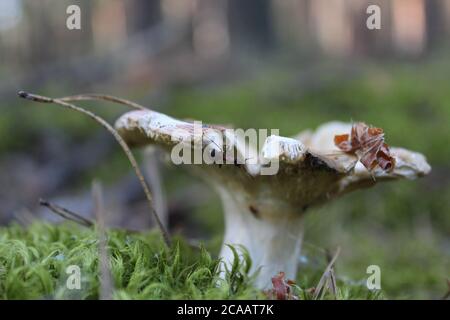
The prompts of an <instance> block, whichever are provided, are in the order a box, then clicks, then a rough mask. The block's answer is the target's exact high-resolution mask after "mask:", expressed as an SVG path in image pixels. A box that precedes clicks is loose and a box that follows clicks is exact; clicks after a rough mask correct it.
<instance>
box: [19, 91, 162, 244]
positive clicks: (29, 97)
mask: <svg viewBox="0 0 450 320" xmlns="http://www.w3.org/2000/svg"><path fill="white" fill-rule="evenodd" d="M18 95H19V97H21V98H24V99H27V100H31V101H35V102H41V103H54V104H57V105H60V106H62V107H66V108H68V109H71V110H74V111H77V112H80V113H83V114H85V115H86V116H88V117H90V118H91V119H93V120H94V121H96V122H98V123H99V124H100V125H102V126H103V127H104V128H105V129H106V130H108V131H109V133H111V134H112V135H113V137H114V138H115V139H116V141H117V142H118V143H119V145H120V146H121V147H122V149H123V151H124V152H125V155H126V156H127V158H128V160H129V161H130V164H131V166H132V167H133V169H134V172H135V173H136V176H137V177H138V179H139V182H140V183H141V186H142V189H143V190H144V193H145V196H146V198H147V201H148V204H149V207H150V212H151V214H152V216H153V218H154V220H155V222H156V224H157V226H158V228H159V230H160V231H161V233H162V235H163V238H164V241H165V243H166V245H167V246H170V244H171V240H170V236H169V233H168V232H167V230H166V229H165V227H164V225H163V224H162V222H161V220H160V218H159V216H158V214H157V213H156V211H155V209H154V207H153V199H152V195H151V193H150V189H149V187H148V185H147V183H146V182H145V179H144V176H143V174H142V172H141V170H140V168H139V165H138V163H137V161H136V159H135V157H134V156H133V153H132V152H131V150H130V148H129V147H128V145H127V143H126V142H125V140H123V139H122V137H121V136H120V135H119V133H118V132H117V131H116V130H115V129H114V128H113V127H112V126H111V125H110V124H109V123H108V122H106V121H105V120H104V119H103V118H101V117H99V116H97V115H96V114H94V113H92V112H91V111H88V110H86V109H83V108H81V107H78V106H76V105H74V104H71V103H68V102H65V101H62V100H59V99H52V98H49V97H44V96H40V95H36V94H31V93H27V92H25V91H19V92H18Z"/></svg>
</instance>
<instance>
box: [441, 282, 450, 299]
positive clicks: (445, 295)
mask: <svg viewBox="0 0 450 320" xmlns="http://www.w3.org/2000/svg"><path fill="white" fill-rule="evenodd" d="M448 298H450V279H447V293H446V294H444V296H443V297H442V300H447V299H448Z"/></svg>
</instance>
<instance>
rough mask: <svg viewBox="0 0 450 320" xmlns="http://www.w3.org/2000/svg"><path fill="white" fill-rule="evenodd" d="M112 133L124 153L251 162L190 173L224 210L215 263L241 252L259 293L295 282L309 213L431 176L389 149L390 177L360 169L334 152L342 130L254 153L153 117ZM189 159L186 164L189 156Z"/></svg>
mask: <svg viewBox="0 0 450 320" xmlns="http://www.w3.org/2000/svg"><path fill="white" fill-rule="evenodd" d="M115 127H116V129H117V131H118V133H119V134H120V135H121V136H122V138H123V139H124V140H125V141H126V142H127V143H128V144H129V145H130V146H145V145H148V144H156V145H160V146H162V147H163V148H164V149H166V150H167V151H168V152H171V154H172V155H176V154H178V152H179V150H178V149H177V148H179V147H180V146H183V147H184V148H185V149H183V150H186V148H187V150H192V151H194V152H195V151H201V152H206V153H205V154H208V155H210V157H213V158H215V159H216V160H217V159H219V160H220V159H223V160H228V158H229V156H230V155H233V154H235V155H237V157H238V158H239V156H240V157H242V156H247V155H250V157H249V158H250V159H253V160H254V161H251V162H250V161H248V162H247V161H244V162H243V163H237V162H236V161H235V160H233V161H231V162H229V161H226V162H227V163H228V165H227V164H223V163H220V161H218V162H219V163H205V162H203V163H197V164H194V165H192V166H191V167H192V168H193V170H194V171H195V172H196V173H198V174H199V175H200V176H201V177H203V178H205V180H206V181H207V182H208V183H209V184H211V186H212V187H213V188H214V189H215V190H217V192H218V193H219V195H220V197H221V200H222V203H223V210H224V215H225V235H224V240H223V246H222V249H221V252H220V256H221V258H222V259H223V261H224V263H225V264H231V263H232V262H233V254H232V252H231V250H230V249H229V247H228V246H227V244H239V245H243V246H244V247H245V248H246V249H247V250H248V252H249V254H250V256H251V258H252V262H253V264H252V271H258V273H257V276H256V285H257V286H258V287H259V288H267V287H268V286H270V279H271V277H273V276H274V275H276V274H278V273H279V272H280V271H283V272H284V273H285V274H286V277H287V278H291V279H295V276H296V272H297V261H298V257H299V254H300V250H301V243H302V236H303V221H304V213H305V212H306V211H307V210H308V208H310V207H312V206H318V205H320V204H323V203H325V202H327V201H330V200H332V199H334V198H336V197H338V196H340V195H343V194H345V193H347V192H350V191H352V190H355V189H359V188H363V187H367V186H371V185H374V184H375V183H377V182H380V181H387V180H393V179H396V178H407V179H414V178H416V177H420V176H423V175H426V174H427V173H429V172H430V169H431V168H430V166H429V165H428V163H427V161H426V159H425V157H424V156H423V155H422V154H420V153H416V152H412V151H409V150H406V149H402V148H390V154H391V156H392V158H393V159H394V160H395V161H393V164H394V165H393V167H392V168H390V170H383V169H381V167H379V166H377V167H374V168H371V169H370V170H368V169H366V167H365V166H364V165H363V164H362V163H361V162H360V161H359V159H358V156H357V155H356V154H354V153H349V152H343V151H341V150H340V149H339V148H338V147H336V145H335V143H334V137H335V136H336V135H339V134H343V133H350V132H351V129H352V125H351V124H347V123H342V122H330V123H325V124H323V125H322V126H320V127H319V128H317V129H316V130H315V131H305V132H302V133H300V134H299V135H297V136H295V137H293V138H288V137H282V136H278V135H270V136H269V137H267V138H266V139H265V142H264V143H263V145H262V147H261V148H260V150H259V151H258V150H257V149H256V148H254V147H252V146H250V145H249V144H248V143H246V142H245V140H244V139H242V137H240V136H238V135H236V134H234V133H233V132H231V131H230V130H228V129H227V128H225V127H220V126H213V125H201V126H196V123H195V122H190V121H181V120H178V119H175V118H172V117H169V116H167V115H164V114H162V113H158V112H155V111H151V110H139V111H131V112H128V113H125V114H124V115H122V116H121V117H120V118H119V119H118V120H117V121H116V124H115ZM198 128H200V129H198ZM196 131H197V132H196ZM199 133H200V134H199ZM183 156H186V155H185V154H184V151H183ZM187 156H188V158H189V157H190V158H191V159H192V154H191V155H187ZM194 158H195V156H194ZM247 159H248V158H247ZM194 160H195V159H194ZM268 164H270V165H276V168H277V169H278V170H277V171H276V172H275V174H267V170H268V168H269V167H270V166H269V165H268Z"/></svg>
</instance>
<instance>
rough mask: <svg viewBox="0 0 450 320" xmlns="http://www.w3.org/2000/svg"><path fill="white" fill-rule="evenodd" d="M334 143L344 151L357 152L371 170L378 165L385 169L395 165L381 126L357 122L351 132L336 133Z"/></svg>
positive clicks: (360, 159) (390, 168)
mask: <svg viewBox="0 0 450 320" xmlns="http://www.w3.org/2000/svg"><path fill="white" fill-rule="evenodd" d="M334 144H335V145H336V146H337V147H338V148H339V149H341V150H342V151H345V152H349V153H354V154H357V155H358V157H359V161H361V163H362V164H363V165H364V167H366V168H367V169H368V170H369V171H372V170H373V169H374V168H375V167H376V166H377V165H378V166H379V167H380V168H381V169H383V170H385V171H391V170H392V169H393V168H394V166H395V159H394V158H393V157H392V156H391V153H390V151H389V146H388V145H387V143H385V142H384V132H383V129H381V128H375V127H369V126H368V125H366V124H365V123H364V122H358V123H355V124H354V125H353V126H352V130H351V134H348V133H346V134H339V135H335V136H334Z"/></svg>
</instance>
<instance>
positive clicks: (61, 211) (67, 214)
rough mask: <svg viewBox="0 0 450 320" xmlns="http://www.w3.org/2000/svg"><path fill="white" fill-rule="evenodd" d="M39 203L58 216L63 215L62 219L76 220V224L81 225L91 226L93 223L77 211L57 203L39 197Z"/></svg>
mask: <svg viewBox="0 0 450 320" xmlns="http://www.w3.org/2000/svg"><path fill="white" fill-rule="evenodd" d="M39 204H40V205H41V206H43V207H46V208H49V209H50V210H51V211H52V212H53V213H56V214H57V215H58V216H60V217H63V218H64V219H67V220H70V221H73V222H76V223H78V224H81V225H82V226H85V227H91V226H93V225H94V223H93V222H92V221H90V220H89V219H87V218H85V217H83V216H81V215H79V214H78V213H75V212H73V211H71V210H68V209H66V208H63V207H61V206H59V205H57V204H53V203H51V202H48V201H46V200H44V199H39Z"/></svg>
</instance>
